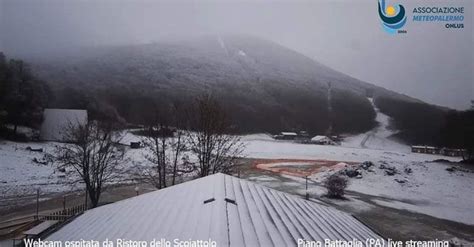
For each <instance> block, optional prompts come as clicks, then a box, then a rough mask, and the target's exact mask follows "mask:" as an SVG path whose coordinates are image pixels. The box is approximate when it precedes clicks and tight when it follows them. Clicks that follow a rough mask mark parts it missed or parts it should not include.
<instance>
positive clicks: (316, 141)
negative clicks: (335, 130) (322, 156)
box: [311, 135, 334, 145]
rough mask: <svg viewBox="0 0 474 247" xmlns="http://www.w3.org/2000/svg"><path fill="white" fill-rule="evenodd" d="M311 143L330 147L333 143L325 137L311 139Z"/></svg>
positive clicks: (319, 136) (318, 136)
mask: <svg viewBox="0 0 474 247" xmlns="http://www.w3.org/2000/svg"><path fill="white" fill-rule="evenodd" d="M311 143H313V144H319V145H332V144H333V143H334V142H333V140H331V138H329V137H327V136H322V135H317V136H315V137H313V138H311Z"/></svg>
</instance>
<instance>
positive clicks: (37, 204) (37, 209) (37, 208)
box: [36, 188, 40, 220]
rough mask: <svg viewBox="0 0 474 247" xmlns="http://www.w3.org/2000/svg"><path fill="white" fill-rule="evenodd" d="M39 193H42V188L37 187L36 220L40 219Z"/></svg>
mask: <svg viewBox="0 0 474 247" xmlns="http://www.w3.org/2000/svg"><path fill="white" fill-rule="evenodd" d="M39 194H40V189H39V188H37V189H36V220H38V219H39V217H38V216H39Z"/></svg>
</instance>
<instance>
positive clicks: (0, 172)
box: [0, 131, 474, 224]
mask: <svg viewBox="0 0 474 247" xmlns="http://www.w3.org/2000/svg"><path fill="white" fill-rule="evenodd" d="M378 133H379V132H377V131H376V132H375V134H374V136H379V134H378ZM136 138H137V137H136V136H133V135H131V134H127V136H126V140H127V142H128V141H130V140H133V141H136V140H137V139H136ZM242 141H243V142H244V143H245V144H246V149H245V152H244V156H245V157H248V158H257V159H258V158H262V159H304V160H331V161H341V162H356V163H357V162H363V161H371V162H373V163H375V164H376V165H375V168H374V169H373V172H368V171H363V178H362V179H351V182H350V186H349V190H351V191H355V192H359V193H362V194H366V195H370V196H374V197H377V198H376V199H374V202H375V203H377V204H380V205H383V206H388V207H394V208H398V209H406V210H410V211H414V212H419V213H423V214H427V215H431V216H434V217H437V218H443V219H449V220H452V221H457V222H462V223H466V224H474V223H473V222H474V214H472V210H471V209H472V207H473V206H474V196H473V193H472V189H470V188H472V186H471V185H472V183H473V182H474V173H473V172H468V171H455V172H448V171H446V170H445V169H446V168H447V167H450V165H447V164H441V163H433V162H431V161H433V160H436V159H447V160H451V161H459V158H452V157H444V156H436V155H428V154H415V153H410V152H409V151H407V150H406V149H392V150H391V151H385V150H380V149H371V148H369V147H367V146H366V147H360V146H359V147H348V146H347V145H345V146H323V145H311V144H297V143H292V142H285V141H277V140H273V139H272V138H271V137H270V136H268V135H265V134H258V135H248V136H244V137H243V138H242ZM54 145H58V144H57V143H51V142H44V143H15V142H9V141H1V142H0V163H1V165H0V195H1V198H2V200H1V201H2V202H3V204H9V200H10V199H12V198H15V197H17V196H21V197H26V198H28V199H29V200H31V201H34V194H35V191H36V189H37V188H40V190H41V191H42V192H43V193H56V192H70V191H74V190H77V189H78V188H77V187H76V186H72V185H70V184H68V182H67V181H69V180H68V179H66V178H67V176H73V175H72V174H68V172H67V171H66V173H62V172H59V171H58V170H56V169H54V168H53V166H51V165H42V164H38V163H35V162H34V161H33V159H35V158H36V159H37V160H40V161H41V160H42V158H43V155H44V154H43V153H38V152H32V151H28V150H27V147H28V146H30V147H32V148H39V147H41V148H43V149H44V151H45V152H52V151H53V150H54ZM400 145H401V144H400ZM144 152H145V149H128V151H127V155H126V156H127V158H126V160H125V162H124V167H125V168H127V169H132V168H136V167H140V166H147V165H148V164H147V161H146V159H145V157H144ZM381 164H386V165H388V166H393V167H395V168H396V169H397V170H398V171H399V172H400V173H399V174H396V175H395V176H385V175H384V171H383V169H380V168H379V166H380V165H381ZM291 165H295V166H300V167H301V166H305V165H307V164H306V163H301V162H300V163H291V162H285V163H284V164H275V166H291ZM406 167H409V168H411V169H412V171H413V173H412V174H405V173H403V171H404V169H405V168H406ZM331 172H334V171H332V170H331V169H328V170H326V171H324V172H321V173H318V174H316V175H314V176H312V177H311V179H312V180H313V181H315V182H316V183H320V182H322V181H323V180H324V178H325V177H326V176H328V175H329V174H331ZM124 175H126V174H124ZM130 176H133V175H130ZM285 176H287V178H290V179H291V180H292V182H287V183H293V185H294V186H301V185H302V184H303V183H304V182H305V181H304V179H302V178H298V177H292V176H288V175H285ZM258 179H259V182H262V183H264V184H265V183H272V182H274V181H272V178H271V177H265V176H263V177H261V178H260V177H259V178H258ZM395 179H399V180H405V181H406V182H405V183H399V182H397V181H395ZM265 180H267V181H265ZM301 188H303V187H301ZM312 190H313V191H312V193H315V194H318V195H322V194H323V193H324V192H325V190H324V189H323V188H322V187H313V188H312ZM348 203H349V204H350V203H351V202H348ZM352 203H353V204H354V205H353V206H354V207H358V205H357V203H356V202H352ZM1 206H4V205H0V207H1Z"/></svg>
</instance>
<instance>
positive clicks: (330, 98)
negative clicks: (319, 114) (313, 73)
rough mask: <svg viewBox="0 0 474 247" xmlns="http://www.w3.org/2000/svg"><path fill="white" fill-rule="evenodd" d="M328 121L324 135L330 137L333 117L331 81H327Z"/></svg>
mask: <svg viewBox="0 0 474 247" xmlns="http://www.w3.org/2000/svg"><path fill="white" fill-rule="evenodd" d="M327 84H328V92H327V93H328V102H327V103H328V122H329V126H328V129H327V131H326V136H327V137H330V136H331V135H332V125H333V122H332V120H333V117H332V115H333V114H332V103H331V101H332V83H331V82H330V81H329V82H328V83H327Z"/></svg>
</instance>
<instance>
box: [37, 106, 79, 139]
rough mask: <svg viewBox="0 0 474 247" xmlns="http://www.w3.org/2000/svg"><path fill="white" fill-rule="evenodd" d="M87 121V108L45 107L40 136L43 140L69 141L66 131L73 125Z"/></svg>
mask: <svg viewBox="0 0 474 247" xmlns="http://www.w3.org/2000/svg"><path fill="white" fill-rule="evenodd" d="M86 123H87V111H86V110H72V109H44V112H43V123H42V124H41V133H40V138H41V140H43V141H68V140H65V137H64V131H66V130H67V128H68V127H69V126H71V125H72V126H77V125H79V124H86Z"/></svg>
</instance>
